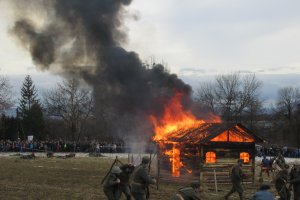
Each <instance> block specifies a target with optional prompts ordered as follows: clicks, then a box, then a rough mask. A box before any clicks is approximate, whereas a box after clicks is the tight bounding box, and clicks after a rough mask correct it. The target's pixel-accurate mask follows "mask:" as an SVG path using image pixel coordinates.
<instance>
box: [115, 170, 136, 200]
mask: <svg viewBox="0 0 300 200" xmlns="http://www.w3.org/2000/svg"><path fill="white" fill-rule="evenodd" d="M120 169H121V170H122V172H121V173H120V175H119V179H120V184H119V190H118V192H119V194H118V195H117V198H118V199H119V198H120V197H121V195H122V193H124V194H125V196H126V199H127V200H131V199H132V198H131V191H130V185H129V180H130V176H131V174H132V173H133V170H134V165H132V164H124V165H122V166H121V167H120Z"/></svg>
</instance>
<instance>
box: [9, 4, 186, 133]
mask: <svg viewBox="0 0 300 200" xmlns="http://www.w3.org/2000/svg"><path fill="white" fill-rule="evenodd" d="M130 3H131V0H88V1H86V0H44V1H42V0H41V1H37V0H32V1H30V0H27V1H18V0H15V1H14V6H15V10H16V13H17V14H16V16H17V17H18V19H17V20H16V22H15V24H14V27H13V29H12V31H13V33H14V34H15V35H16V36H17V37H18V38H19V39H20V41H21V42H22V44H23V46H24V47H25V48H26V49H28V51H30V53H31V56H32V59H33V61H34V62H35V64H36V65H37V66H38V67H39V68H40V69H41V70H50V71H56V72H57V71H59V73H61V74H62V75H64V76H72V77H78V78H82V79H84V80H85V82H87V83H88V84H89V85H91V86H92V87H93V89H94V95H95V100H96V111H95V113H96V118H97V119H99V120H101V119H103V113H105V112H107V113H108V115H106V116H105V118H106V123H108V124H110V125H111V126H112V127H114V129H115V130H116V129H117V128H118V129H119V130H127V131H128V132H130V131H133V130H139V131H140V129H142V128H140V127H144V125H142V124H145V123H146V124H147V123H148V121H147V117H148V116H149V115H150V114H151V113H155V114H156V115H160V114H161V111H162V110H163V105H164V103H165V102H166V101H167V100H168V99H170V98H171V97H172V96H173V95H174V92H182V93H184V94H186V98H187V100H188V96H189V93H190V91H191V88H190V86H188V85H186V84H185V83H184V82H183V81H181V80H180V79H179V78H178V77H177V76H176V75H174V74H170V73H169V72H168V71H167V70H166V69H165V68H164V66H162V65H159V64H157V65H155V64H154V65H151V66H147V65H144V64H143V63H142V62H141V60H140V58H139V56H138V54H137V53H135V52H128V51H126V50H125V49H124V48H122V44H124V42H126V32H125V31H123V30H124V18H129V16H130V13H129V12H128V11H126V6H128V5H129V4H130ZM35 12H37V13H36V14H35V15H34V13H35ZM145 37H147V36H145ZM145 48H147V47H145ZM109 113H110V114H112V113H114V115H113V117H108V116H109ZM101 116H102V117H101ZM107 119H111V120H107ZM122 120H123V121H124V120H125V121H126V123H120V121H122ZM116 124H118V125H119V127H118V126H116ZM127 131H126V132H127ZM112 132H114V131H112Z"/></svg>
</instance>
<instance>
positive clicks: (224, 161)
mask: <svg viewBox="0 0 300 200" xmlns="http://www.w3.org/2000/svg"><path fill="white" fill-rule="evenodd" d="M151 120H152V123H153V126H154V131H155V135H154V137H153V140H154V141H155V142H156V143H157V145H158V157H157V158H158V165H157V166H158V167H157V170H158V178H159V180H166V181H167V180H170V181H172V182H174V179H175V180H176V182H180V181H183V182H187V181H190V180H191V179H195V178H200V179H201V181H203V182H206V183H216V181H218V183H228V182H229V171H230V169H231V167H232V165H233V164H236V162H237V160H238V159H243V160H244V171H245V172H246V174H247V175H248V176H247V177H248V179H247V181H245V182H253V181H254V173H255V171H254V170H255V167H254V166H255V143H256V142H260V141H262V140H261V139H260V138H259V137H257V136H256V135H255V134H253V133H252V132H251V131H250V130H248V129H247V128H246V127H244V126H243V125H242V124H237V123H235V124H232V123H231V124H230V123H222V122H221V120H220V118H219V117H217V116H213V115H211V116H209V117H206V120H199V119H197V118H196V117H195V116H194V115H193V114H192V113H191V112H190V111H186V110H184V109H183V107H182V105H181V103H180V94H179V95H176V96H175V97H174V98H173V99H171V100H170V102H169V103H168V105H166V106H165V110H164V116H163V117H160V118H156V117H155V116H151Z"/></svg>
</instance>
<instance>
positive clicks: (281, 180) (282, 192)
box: [274, 164, 291, 200]
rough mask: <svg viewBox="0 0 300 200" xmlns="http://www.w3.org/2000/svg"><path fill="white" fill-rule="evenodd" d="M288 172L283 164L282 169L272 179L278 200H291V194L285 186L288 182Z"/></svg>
mask: <svg viewBox="0 0 300 200" xmlns="http://www.w3.org/2000/svg"><path fill="white" fill-rule="evenodd" d="M288 170H289V165H287V164H285V165H284V169H282V170H280V171H279V172H278V173H277V174H276V176H275V178H274V182H275V188H276V190H277V192H278V195H279V196H280V200H290V199H291V193H290V191H289V189H288V188H287V186H286V184H287V181H288V175H289V172H288Z"/></svg>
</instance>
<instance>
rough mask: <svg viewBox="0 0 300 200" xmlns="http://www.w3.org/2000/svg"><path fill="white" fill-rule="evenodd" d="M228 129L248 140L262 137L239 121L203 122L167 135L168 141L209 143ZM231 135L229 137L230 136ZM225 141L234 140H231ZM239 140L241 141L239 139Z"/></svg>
mask: <svg viewBox="0 0 300 200" xmlns="http://www.w3.org/2000/svg"><path fill="white" fill-rule="evenodd" d="M227 131H230V134H231V135H232V136H234V135H235V136H236V137H238V138H239V139H240V140H243V139H246V140H247V141H248V142H249V141H251V142H261V141H262V139H261V138H259V137H258V136H257V135H255V134H254V133H253V132H252V131H250V130H249V129H247V128H246V127H245V126H243V125H242V124H240V123H204V124H201V125H199V126H198V127H193V128H190V129H187V130H180V131H177V132H174V133H172V134H170V135H169V137H168V141H169V142H180V143H187V142H188V143H209V142H212V141H211V140H213V139H214V138H216V137H217V136H220V135H222V134H225V133H226V132H227ZM231 135H230V136H229V137H231ZM225 142H234V141H231V140H228V141H225ZM239 142H241V141H239Z"/></svg>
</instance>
